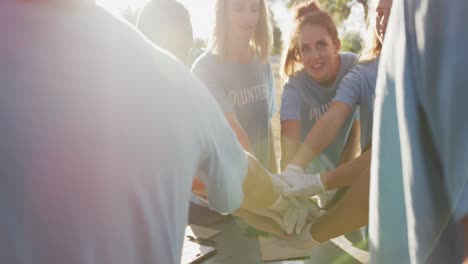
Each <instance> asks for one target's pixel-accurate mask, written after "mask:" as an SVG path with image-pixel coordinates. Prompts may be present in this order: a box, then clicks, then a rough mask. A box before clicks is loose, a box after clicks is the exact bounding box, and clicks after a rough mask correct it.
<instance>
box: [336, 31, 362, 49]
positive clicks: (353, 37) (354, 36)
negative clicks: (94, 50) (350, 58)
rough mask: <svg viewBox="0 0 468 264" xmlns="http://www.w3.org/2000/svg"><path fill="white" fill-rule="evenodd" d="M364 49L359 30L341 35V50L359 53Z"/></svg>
mask: <svg viewBox="0 0 468 264" xmlns="http://www.w3.org/2000/svg"><path fill="white" fill-rule="evenodd" d="M361 49H362V43H361V36H360V35H359V32H355V31H351V32H346V33H344V34H343V36H341V50H342V51H350V52H354V53H359V52H360V51H361Z"/></svg>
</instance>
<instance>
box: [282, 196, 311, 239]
mask: <svg viewBox="0 0 468 264" xmlns="http://www.w3.org/2000/svg"><path fill="white" fill-rule="evenodd" d="M286 200H289V201H291V205H290V206H289V207H288V208H286V210H284V211H283V212H282V213H283V226H284V227H285V230H286V233H287V234H292V233H293V232H294V233H296V234H300V233H301V232H302V229H303V227H304V226H305V225H306V224H307V223H310V222H314V221H315V220H316V219H317V218H318V217H319V216H320V208H319V207H318V206H317V205H316V204H314V203H312V202H309V201H308V200H306V199H295V198H287V199H286Z"/></svg>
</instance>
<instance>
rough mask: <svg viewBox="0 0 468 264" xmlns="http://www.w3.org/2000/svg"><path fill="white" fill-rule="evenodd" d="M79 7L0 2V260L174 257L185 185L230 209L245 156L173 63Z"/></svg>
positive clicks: (76, 262)
mask: <svg viewBox="0 0 468 264" xmlns="http://www.w3.org/2000/svg"><path fill="white" fill-rule="evenodd" d="M86 5H87V4H84V6H79V4H76V5H66V4H64V5H56V4H54V3H52V4H51V3H47V2H46V1H44V2H40V3H36V2H34V3H32V2H31V3H30V2H17V1H0V20H1V22H2V23H0V32H2V41H1V42H0V58H2V60H0V86H1V89H0V108H1V110H0V123H1V124H2V125H1V126H0V135H1V137H2V138H1V140H0V145H1V147H0V175H1V176H0V234H1V235H0V263H2V264H3V263H5V264H6V263H15V264H33V263H34V264H52V263H67V264H95V263H101V264H111V263H112V264H128V263H134V264H143V263H180V257H181V252H182V244H183V241H184V231H185V227H186V225H187V220H188V199H189V195H190V190H191V186H192V179H193V177H194V176H195V175H197V174H198V170H201V171H203V175H204V177H203V180H204V182H205V183H206V185H207V191H208V196H209V197H208V198H209V202H210V206H211V207H212V208H214V209H216V210H219V211H221V212H223V213H230V212H232V211H233V210H235V209H237V208H238V207H239V206H240V204H241V201H242V198H243V189H242V187H243V180H244V178H245V175H246V168H247V159H246V156H245V154H244V151H243V149H242V147H241V146H240V144H239V143H238V141H237V139H236V137H235V134H234V133H233V132H232V130H231V129H230V127H229V124H228V123H227V122H226V118H225V117H224V114H223V112H222V111H221V109H220V108H219V106H218V105H217V103H216V101H215V99H214V98H213V97H212V96H211V94H210V93H209V91H208V89H207V88H206V87H205V86H204V85H203V84H202V83H201V82H200V81H199V80H198V79H197V78H196V77H195V76H193V74H191V73H190V71H189V70H188V69H187V67H186V66H185V65H182V64H181V63H179V62H176V60H175V59H174V58H173V57H172V56H170V55H169V54H167V52H165V51H163V50H161V49H159V48H157V47H155V46H154V45H152V44H151V43H149V42H148V41H147V40H146V39H144V38H143V37H142V36H141V34H139V33H138V32H136V31H135V30H134V29H133V28H132V27H130V26H128V25H127V24H126V23H124V22H122V21H121V20H119V19H117V18H115V17H113V16H112V15H111V14H109V13H108V12H106V11H105V10H104V9H103V8H101V7H97V6H86ZM83 29H86V30H83ZM18 47H21V48H18ZM168 109H171V111H168Z"/></svg>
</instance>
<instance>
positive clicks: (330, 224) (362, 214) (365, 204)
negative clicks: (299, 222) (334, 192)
mask: <svg viewBox="0 0 468 264" xmlns="http://www.w3.org/2000/svg"><path fill="white" fill-rule="evenodd" d="M369 179H370V171H369V168H367V169H366V170H364V171H363V173H361V175H360V176H359V177H358V179H357V180H356V182H355V183H354V184H353V185H352V186H351V187H350V188H349V190H348V191H347V192H346V193H345V195H344V196H343V198H341V200H340V201H338V203H337V204H336V205H335V206H334V207H332V208H331V209H330V210H328V211H327V212H326V213H325V214H324V215H323V216H322V217H320V218H319V219H318V220H317V221H316V222H315V223H314V224H313V225H312V227H311V229H310V234H311V235H312V237H313V238H314V239H315V240H316V241H318V242H324V241H327V240H330V239H332V238H335V237H337V236H340V235H343V234H345V233H347V232H350V231H352V230H355V229H357V228H359V227H363V226H365V225H367V224H368V218H369Z"/></svg>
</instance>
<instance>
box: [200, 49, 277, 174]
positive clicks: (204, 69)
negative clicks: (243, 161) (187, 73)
mask: <svg viewBox="0 0 468 264" xmlns="http://www.w3.org/2000/svg"><path fill="white" fill-rule="evenodd" d="M192 71H193V73H194V74H195V75H196V76H197V77H198V78H200V80H201V81H202V82H203V83H204V84H205V85H206V86H207V87H208V88H209V89H210V91H211V93H212V94H213V96H214V97H215V98H216V100H217V101H218V103H219V105H220V106H221V109H222V110H223V111H224V112H225V113H235V114H236V116H237V118H238V120H239V122H240V125H241V126H242V128H243V129H244V130H245V132H246V133H247V136H248V137H249V140H250V143H251V144H252V148H253V152H254V153H253V154H254V155H255V157H256V158H257V159H258V160H259V161H260V163H261V164H262V165H263V166H265V167H266V168H268V167H269V162H270V149H269V137H270V136H272V135H270V134H269V120H270V118H271V117H272V116H273V114H274V113H275V112H276V100H275V86H274V81H273V72H272V69H271V64H270V63H261V62H260V61H259V58H258V57H255V58H254V61H253V62H252V63H247V64H239V63H225V62H222V63H221V62H220V61H219V57H218V56H217V55H215V54H213V53H212V52H211V51H206V52H204V53H203V54H202V55H201V56H200V57H199V58H198V59H197V60H196V61H195V63H194V65H193V67H192Z"/></svg>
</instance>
